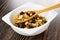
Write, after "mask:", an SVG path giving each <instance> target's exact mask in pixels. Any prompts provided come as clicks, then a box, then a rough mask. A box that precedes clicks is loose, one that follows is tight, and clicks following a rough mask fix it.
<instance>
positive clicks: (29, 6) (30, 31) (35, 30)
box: [2, 3, 57, 36]
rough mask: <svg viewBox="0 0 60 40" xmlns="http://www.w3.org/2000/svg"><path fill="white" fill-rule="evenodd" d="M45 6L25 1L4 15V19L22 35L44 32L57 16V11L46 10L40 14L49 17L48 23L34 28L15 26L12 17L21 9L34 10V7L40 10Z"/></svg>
mask: <svg viewBox="0 0 60 40" xmlns="http://www.w3.org/2000/svg"><path fill="white" fill-rule="evenodd" d="M43 8H45V7H44V6H42V5H38V4H35V3H25V4H23V5H22V6H20V7H18V8H16V9H15V10H13V11H11V12H9V13H8V14H7V15H5V16H4V17H2V20H3V21H4V22H6V23H7V24H9V25H10V26H11V28H12V29H13V30H14V31H15V32H17V33H19V34H21V35H25V36H34V35H37V34H40V33H42V32H43V31H45V30H46V29H47V28H48V26H49V24H50V22H51V21H52V20H53V19H54V18H55V17H56V16H57V13H56V12H55V11H53V10H52V11H49V12H44V13H41V14H39V15H41V16H44V17H45V18H46V19H47V23H45V24H44V25H42V26H40V27H37V28H32V29H23V28H18V27H16V26H14V25H13V24H14V23H13V21H12V18H13V17H14V16H15V15H16V14H18V13H19V12H20V11H26V10H32V9H34V10H40V9H43Z"/></svg>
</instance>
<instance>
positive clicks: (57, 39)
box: [0, 0, 60, 40]
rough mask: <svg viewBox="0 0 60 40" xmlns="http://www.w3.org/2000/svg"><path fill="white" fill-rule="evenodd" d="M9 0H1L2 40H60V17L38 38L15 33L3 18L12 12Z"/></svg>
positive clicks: (0, 35) (37, 36) (0, 21)
mask: <svg viewBox="0 0 60 40" xmlns="http://www.w3.org/2000/svg"><path fill="white" fill-rule="evenodd" d="M9 4H10V3H9V0H0V40H60V16H59V15H58V16H57V17H56V18H55V19H54V20H53V21H52V22H51V24H50V25H49V28H48V29H47V30H46V31H45V32H43V33H41V34H39V35H36V36H33V37H27V36H22V35H19V34H17V33H16V32H14V31H13V30H12V29H11V27H10V26H9V25H7V24H6V23H5V22H3V21H2V20H1V18H2V17H3V16H4V15H5V14H7V13H8V12H10V11H12V10H13V9H14V8H11V7H10V5H9ZM58 13H60V12H59V11H58Z"/></svg>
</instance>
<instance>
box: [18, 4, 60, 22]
mask: <svg viewBox="0 0 60 40" xmlns="http://www.w3.org/2000/svg"><path fill="white" fill-rule="evenodd" d="M56 8H60V3H58V4H55V5H53V6H50V7H47V8H44V9H41V10H31V11H32V12H35V14H34V15H33V16H31V17H29V18H27V19H24V20H20V21H19V23H22V22H25V21H27V20H30V19H31V18H33V17H35V16H36V15H37V14H39V13H42V12H47V11H50V10H53V9H56ZM31 11H25V13H27V12H31Z"/></svg>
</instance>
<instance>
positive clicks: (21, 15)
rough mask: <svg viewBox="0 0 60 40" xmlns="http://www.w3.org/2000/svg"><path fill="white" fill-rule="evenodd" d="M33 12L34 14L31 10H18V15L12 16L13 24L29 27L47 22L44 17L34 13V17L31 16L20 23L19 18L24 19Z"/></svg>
mask: <svg viewBox="0 0 60 40" xmlns="http://www.w3.org/2000/svg"><path fill="white" fill-rule="evenodd" d="M34 14H35V12H32V11H31V12H28V13H25V12H23V11H22V12H20V13H19V14H18V15H16V16H14V18H13V22H14V25H16V26H17V27H20V28H27V29H29V28H36V27H39V26H41V25H43V24H45V23H46V22H47V20H46V18H45V17H42V16H39V15H36V16H35V17H33V18H31V19H30V20H27V21H25V22H22V23H20V20H25V19H27V18H29V17H31V16H33V15H34Z"/></svg>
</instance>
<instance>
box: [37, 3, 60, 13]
mask: <svg viewBox="0 0 60 40" xmlns="http://www.w3.org/2000/svg"><path fill="white" fill-rule="evenodd" d="M56 8H60V3H58V4H56V5H53V6H50V7H47V8H45V9H42V10H37V11H36V12H38V13H42V12H47V11H50V10H53V9H56Z"/></svg>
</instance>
